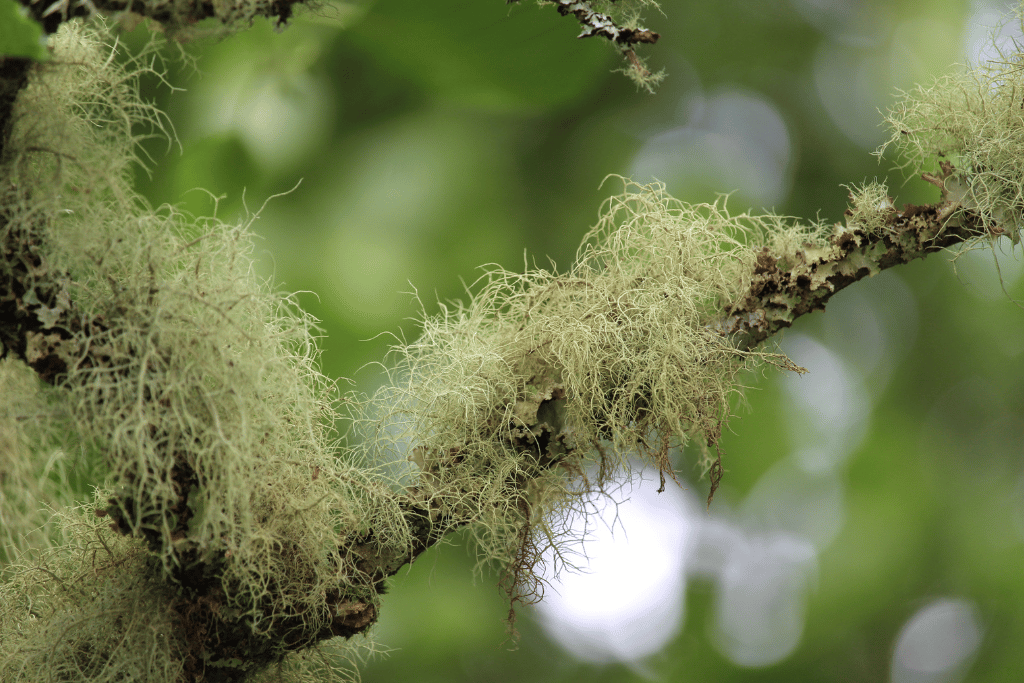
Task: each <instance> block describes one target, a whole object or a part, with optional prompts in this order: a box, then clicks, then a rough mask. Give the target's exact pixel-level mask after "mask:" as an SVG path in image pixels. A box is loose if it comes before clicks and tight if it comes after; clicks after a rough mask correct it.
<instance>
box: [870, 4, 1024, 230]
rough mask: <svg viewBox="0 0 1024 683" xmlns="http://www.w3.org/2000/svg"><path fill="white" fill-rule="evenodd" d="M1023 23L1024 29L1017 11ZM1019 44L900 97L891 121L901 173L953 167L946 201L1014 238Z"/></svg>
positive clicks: (1021, 192) (1023, 181)
mask: <svg viewBox="0 0 1024 683" xmlns="http://www.w3.org/2000/svg"><path fill="white" fill-rule="evenodd" d="M1016 19H1017V22H1018V23H1019V24H1021V25H1022V26H1024V17H1022V15H1021V14H1020V11H1019V10H1018V12H1017V15H1016ZM1018 47H1019V46H1015V47H1014V49H1013V50H1012V51H1009V52H1006V51H1004V50H1002V49H1000V48H999V46H998V44H996V45H995V48H996V50H997V51H998V56H997V57H996V58H995V59H992V60H989V61H986V62H985V63H983V64H980V65H978V66H975V67H973V68H962V69H959V70H956V71H953V72H951V73H948V74H946V75H944V76H942V77H940V78H938V79H936V80H935V81H934V82H933V83H932V84H930V85H927V86H919V87H917V88H914V89H913V90H911V91H909V92H903V93H900V97H899V98H898V101H897V103H896V104H895V105H894V106H893V107H892V108H891V109H890V110H889V112H888V114H887V116H886V121H887V123H888V125H889V127H890V129H891V131H892V135H891V137H890V139H889V140H888V141H887V142H886V143H885V144H884V145H882V147H881V148H879V150H878V154H879V155H881V154H882V153H884V152H885V151H886V150H887V149H890V148H891V149H893V150H895V151H896V152H897V154H898V156H899V158H900V159H901V167H902V168H909V169H911V170H912V171H913V172H915V173H921V172H922V171H929V172H932V173H934V172H935V171H936V169H937V167H938V166H939V165H940V164H951V166H950V167H949V168H950V173H949V174H948V175H945V177H943V178H941V179H935V178H932V179H931V180H930V182H935V183H936V184H939V185H941V186H943V198H944V199H948V200H949V201H951V202H953V203H955V204H956V205H957V207H958V209H957V211H955V212H951V213H950V215H949V217H950V218H951V219H953V220H956V218H957V216H958V215H960V214H962V213H963V212H965V211H966V212H971V213H973V214H977V215H979V216H980V217H981V218H982V220H983V223H984V224H985V225H986V226H987V227H988V230H989V232H990V233H991V234H992V235H996V236H998V235H1002V234H1008V235H1011V236H1014V239H1015V240H1016V239H1017V238H1016V237H1015V235H1016V233H1017V230H1018V229H1019V224H1020V217H1021V215H1024V168H1022V166H1021V163H1020V160H1021V158H1022V156H1024V126H1022V125H1021V115H1022V112H1021V93H1022V92H1024V55H1022V54H1021V53H1020V51H1019V49H1018Z"/></svg>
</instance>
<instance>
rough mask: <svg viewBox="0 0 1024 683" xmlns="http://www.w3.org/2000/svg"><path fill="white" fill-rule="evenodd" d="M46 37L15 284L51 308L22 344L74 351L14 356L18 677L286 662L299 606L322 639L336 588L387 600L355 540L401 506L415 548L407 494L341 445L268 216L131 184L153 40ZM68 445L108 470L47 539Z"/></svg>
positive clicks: (5, 662)
mask: <svg viewBox="0 0 1024 683" xmlns="http://www.w3.org/2000/svg"><path fill="white" fill-rule="evenodd" d="M52 47H53V59H52V60H51V61H49V62H47V63H45V64H41V65H37V66H36V67H35V71H34V73H33V76H32V80H31V81H30V83H29V85H28V86H27V87H26V88H25V89H24V91H23V92H22V93H20V95H19V98H18V101H17V103H16V108H15V110H14V114H13V127H12V132H11V134H10V137H9V138H8V140H7V144H6V147H5V149H4V157H3V162H2V167H0V179H2V186H0V192H2V195H3V196H2V207H3V209H2V215H0V219H2V221H0V240H2V244H3V249H2V251H0V256H2V257H3V258H0V279H2V283H3V296H4V297H16V298H18V301H19V302H21V305H23V306H27V307H28V309H27V310H28V311H29V312H30V313H31V315H34V316H36V318H38V320H39V321H40V322H41V323H42V325H43V330H42V331H41V332H29V333H28V337H29V339H28V347H27V349H26V350H25V351H24V358H25V360H26V361H27V362H28V363H35V362H38V361H42V360H45V359H51V360H52V362H53V365H54V367H59V368H61V370H60V372H56V373H55V374H54V376H52V377H50V378H49V379H50V380H51V381H52V382H53V383H54V384H55V385H56V386H54V387H41V386H40V383H39V382H33V381H28V380H26V379H25V377H24V374H23V371H24V367H23V366H21V367H19V366H17V365H16V364H15V363H14V362H13V359H7V360H5V361H3V362H2V363H0V373H3V375H2V377H0V386H3V387H4V388H5V389H9V390H11V391H12V392H16V393H12V394H6V393H5V396H4V401H3V404H2V405H0V429H2V430H3V433H2V434H0V443H3V444H11V445H12V452H13V451H14V450H15V449H16V450H17V451H18V452H20V453H21V454H22V455H25V456H26V459H25V460H22V461H20V462H21V463H22V464H21V465H20V466H19V468H18V469H11V470H10V471H4V472H3V473H0V474H2V475H3V476H0V492H2V495H0V505H2V511H0V512H2V517H0V518H2V519H3V520H4V522H5V528H4V531H3V534H4V539H3V540H5V541H7V540H8V539H10V540H11V541H12V545H10V546H8V547H6V548H5V551H4V552H5V553H7V554H8V556H6V557H5V558H4V560H5V562H8V563H9V564H7V565H6V566H5V567H4V571H3V578H4V580H5V581H4V584H3V585H2V586H0V679H2V680H4V681H39V680H76V681H114V680H129V679H130V680H139V681H142V680H153V681H166V680H175V679H176V676H177V675H178V673H182V672H183V673H182V675H183V676H185V677H186V678H193V679H195V678H196V677H197V676H200V675H201V674H200V673H199V672H201V671H203V670H206V669H209V668H210V667H222V668H223V667H232V668H235V669H239V667H242V668H244V667H252V666H255V665H256V664H259V663H261V662H263V663H265V662H268V661H276V660H278V659H280V657H281V656H283V655H284V654H285V649H284V647H285V645H286V643H282V642H280V641H279V638H280V633H281V631H280V627H281V624H282V623H286V624H288V625H289V626H288V633H290V634H291V636H292V637H293V638H295V639H297V640H299V641H300V642H304V641H303V639H308V640H310V643H312V642H315V640H316V634H318V633H319V632H320V631H322V629H323V628H325V624H327V623H329V622H330V620H331V618H332V617H333V616H334V614H335V613H334V612H332V609H334V607H333V606H336V605H337V604H359V605H365V606H366V609H367V610H370V612H372V611H373V609H374V608H373V605H374V604H375V603H376V600H377V596H376V592H375V588H374V584H373V582H367V581H366V580H365V577H361V576H360V575H359V574H358V571H357V570H356V569H355V568H354V567H353V566H351V565H350V564H346V563H345V562H343V561H342V560H341V557H342V553H340V552H339V546H341V547H344V546H345V545H346V544H351V543H354V542H355V540H356V539H359V538H362V537H363V536H365V535H366V534H367V531H368V529H371V528H374V529H388V530H390V531H389V532H387V533H380V534H378V535H376V536H375V537H374V539H375V540H374V543H376V544H377V545H378V546H383V545H386V544H389V543H392V544H395V545H396V548H398V549H399V550H396V551H395V552H399V551H400V549H403V548H405V547H406V546H408V544H409V543H410V542H411V541H410V539H409V538H408V533H407V530H406V529H405V527H404V526H403V525H402V523H401V512H400V511H399V510H398V508H397V505H396V503H395V502H394V500H393V498H392V497H391V495H390V491H389V490H388V487H387V486H386V485H385V484H383V483H382V482H381V478H380V476H379V474H378V473H376V472H374V471H373V470H364V469H356V468H355V467H354V466H353V465H352V464H351V463H349V462H348V461H347V460H346V459H345V458H344V457H343V455H344V451H343V450H339V449H338V448H337V447H336V441H337V437H336V435H335V433H334V426H335V422H336V421H337V419H338V413H337V406H338V404H337V395H336V392H335V391H334V386H333V383H332V382H331V381H329V380H328V379H327V378H326V377H324V376H323V375H322V374H320V372H319V370H318V369H317V350H316V344H315V334H316V330H315V326H314V325H313V321H311V320H310V319H309V318H308V317H307V316H305V315H304V314H303V313H301V312H300V311H299V310H298V308H297V306H295V305H294V303H293V302H291V301H290V300H289V299H288V298H287V297H282V296H280V295H278V294H276V293H274V292H273V291H272V290H270V289H269V287H268V286H267V284H266V283H265V282H263V281H262V280H261V279H260V278H258V277H257V276H256V275H255V273H254V272H253V265H252V255H251V252H252V249H253V245H252V239H251V235H250V232H249V227H250V225H251V222H252V221H253V220H255V218H256V216H250V217H249V218H248V219H247V220H246V221H244V222H243V223H242V224H239V225H229V224H224V223H222V222H220V221H219V220H216V219H202V220H196V219H191V218H189V217H187V216H183V215H181V214H179V213H178V212H176V211H175V210H173V209H172V208H168V207H163V208H161V209H159V210H152V209H150V208H148V207H147V205H146V204H145V202H144V201H143V200H142V198H140V197H139V196H138V195H137V194H136V193H135V191H134V190H133V188H132V186H131V177H130V176H131V170H132V167H133V165H135V164H137V163H138V159H137V157H136V153H137V142H138V140H139V135H140V130H141V129H140V126H145V125H147V124H148V126H149V128H150V130H153V129H155V130H156V132H157V133H161V132H166V131H167V130H168V128H167V125H166V122H165V120H164V119H163V118H162V117H161V115H160V114H159V113H158V112H156V111H155V110H154V109H152V108H151V107H150V106H148V105H146V104H145V103H143V102H141V101H140V100H139V99H138V96H137V83H136V80H137V78H138V76H139V74H140V73H142V71H143V70H144V62H143V61H142V60H143V58H142V57H140V58H137V59H136V60H135V61H133V62H130V63H129V65H128V67H127V68H122V67H121V66H119V65H118V63H117V62H116V60H115V59H114V56H113V54H112V48H111V47H109V46H107V45H105V44H104V43H103V41H102V38H101V35H100V34H98V33H96V32H95V31H93V30H90V29H86V28H83V27H82V26H81V25H79V24H77V23H75V22H67V23H65V24H63V25H62V27H61V30H60V32H59V33H58V34H57V35H56V36H54V38H53V46H52ZM25 254H31V255H32V256H31V257H28V256H25ZM41 434H42V435H43V436H44V437H45V438H39V437H40V435H41ZM36 438H38V439H39V440H38V441H36V442H35V443H34V444H33V443H32V440H33V439H36ZM68 463H84V465H83V467H85V466H87V467H90V468H93V469H94V470H95V471H96V472H97V476H98V477H99V478H98V479H97V480H93V481H85V482H82V481H79V482H78V491H77V496H78V498H79V500H80V501H82V502H87V503H88V504H87V505H85V506H82V507H78V508H75V509H74V510H72V509H70V508H67V509H66V510H65V511H63V512H61V511H60V510H59V509H58V512H59V514H55V515H54V517H53V518H52V519H51V520H50V526H51V528H50V529H48V530H47V532H46V538H45V539H40V538H39V537H38V536H36V537H29V536H23V534H25V533H27V532H29V531H30V530H31V529H32V528H33V525H36V524H37V523H38V522H39V521H40V517H41V515H40V514H38V513H36V512H35V511H34V510H33V509H30V506H31V503H32V501H28V500H25V497H24V496H22V495H20V494H18V493H17V490H18V487H19V486H21V480H22V478H25V479H30V478H31V477H32V476H42V477H43V479H44V480H45V479H46V477H47V476H48V475H47V472H48V471H51V472H57V475H59V476H56V478H55V483H56V484H59V485H61V486H64V485H67V482H68V474H67V472H68V471H69V470H71V469H74V468H71V467H69V466H68ZM83 471H84V470H83ZM15 475H17V477H18V478H17V479H15ZM100 482H101V483H102V484H103V485H104V490H103V492H102V493H100V494H98V495H99V497H98V498H96V499H93V498H92V496H91V495H90V492H89V490H88V488H89V487H90V485H95V484H96V483H100ZM59 489H60V486H49V487H42V488H40V491H39V493H40V495H41V496H42V498H43V499H42V500H41V501H35V502H36V507H39V506H40V504H42V503H46V502H50V503H51V504H53V505H55V506H58V507H59V506H60V505H67V504H69V503H70V502H71V501H69V500H68V499H67V498H66V497H65V498H60V496H59V495H58V493H59ZM396 519H397V520H398V522H396V521H395V520H396ZM8 522H10V524H11V525H10V526H6V523H8ZM29 542H31V543H41V544H42V545H43V546H45V545H47V544H50V545H51V547H49V548H45V547H44V548H38V547H37V548H36V549H34V550H31V551H25V546H26V545H28V543H29ZM197 567H198V568H200V570H197V569H196V568H197ZM204 567H205V569H202V568H204ZM197 571H198V574H197V573H196V572H197ZM204 572H208V573H209V575H207V574H206V573H204ZM186 598H187V599H186ZM271 632H274V635H273V636H271V635H270V634H271ZM232 639H233V640H232ZM261 639H262V640H261ZM218 643H220V645H221V647H224V648H227V647H230V646H229V645H228V643H237V645H235V646H234V647H235V648H236V652H235V653H234V654H235V655H236V657H224V656H219V655H214V654H213V651H212V650H211V649H210V648H211V646H212V645H214V644H218ZM288 645H292V646H293V647H294V643H289V644H288ZM222 654H223V653H222ZM235 659H237V662H236V661H235ZM139 672H144V673H139ZM176 672H177V673H176Z"/></svg>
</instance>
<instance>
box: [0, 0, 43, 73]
mask: <svg viewBox="0 0 1024 683" xmlns="http://www.w3.org/2000/svg"><path fill="white" fill-rule="evenodd" d="M0 56H3V57H30V58H32V59H34V60H36V61H39V62H42V61H46V60H47V59H49V58H50V53H49V52H48V51H47V50H46V38H45V37H44V36H43V27H42V26H41V25H40V24H39V22H37V21H35V20H34V19H31V18H29V16H28V12H27V11H26V9H25V8H24V7H22V6H21V5H20V4H18V3H17V2H15V0H0Z"/></svg>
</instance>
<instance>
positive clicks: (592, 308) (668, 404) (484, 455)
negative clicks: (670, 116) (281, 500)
mask: <svg viewBox="0 0 1024 683" xmlns="http://www.w3.org/2000/svg"><path fill="white" fill-rule="evenodd" d="M783 223H785V221H784V220H783V219H781V218H778V217H752V216H748V215H746V214H743V215H739V216H737V215H730V214H729V212H728V211H727V210H726V209H725V207H724V204H704V205H688V204H683V203H681V202H678V201H676V200H674V199H672V198H671V197H669V196H668V195H667V194H666V193H665V190H664V187H663V186H661V185H658V184H655V185H649V186H640V185H636V184H634V183H630V182H625V187H624V190H623V192H622V193H621V194H620V195H618V196H615V197H613V198H611V199H609V200H608V201H607V203H606V204H605V206H604V207H603V208H602V211H601V218H600V220H599V222H598V224H597V225H596V226H595V227H594V229H593V230H592V231H591V232H590V233H589V234H588V235H587V237H586V238H585V240H584V242H583V245H582V246H581V248H580V250H579V253H578V255H577V260H576V264H575V265H574V266H573V267H572V269H570V270H569V271H568V272H566V273H562V274H559V273H556V272H552V271H548V270H541V269H535V270H528V271H527V272H525V273H522V274H516V273H511V272H507V271H505V270H491V271H489V272H487V273H486V274H485V275H484V276H483V278H482V279H481V281H480V282H478V283H477V286H476V288H475V292H474V294H473V296H472V299H471V301H470V302H469V303H468V304H466V305H459V306H455V307H444V306H443V307H442V312H441V313H440V314H439V315H437V316H434V317H427V318H425V319H424V320H423V322H422V324H423V332H422V335H421V336H420V337H419V339H418V340H417V341H415V342H413V343H411V344H401V345H398V346H397V347H396V349H395V351H396V353H397V354H398V362H397V363H396V365H395V369H394V370H392V378H393V383H392V384H391V385H389V386H387V387H385V388H384V389H382V390H381V391H380V392H379V393H378V395H377V397H376V401H375V406H376V407H375V408H374V409H373V410H372V411H371V413H370V414H369V415H368V416H367V417H366V418H365V419H364V421H363V423H364V425H365V426H366V427H367V428H368V429H372V435H371V437H370V438H368V439H367V442H370V443H372V444H373V447H374V448H376V449H378V450H379V449H382V448H383V447H384V446H383V444H384V443H385V441H387V440H390V442H391V443H392V451H394V452H397V453H405V454H406V455H408V456H409V459H410V460H412V461H413V463H414V464H415V466H416V472H417V473H418V474H419V478H418V479H413V481H417V482H418V490H419V491H420V492H421V494H422V495H423V497H424V498H425V499H426V500H428V501H429V504H430V505H431V506H432V509H433V510H435V511H436V514H437V518H438V520H441V521H444V522H446V523H449V524H453V525H462V524H470V525H471V528H472V530H473V533H474V537H475V539H476V541H477V544H478V546H479V548H480V554H481V559H482V561H487V560H497V561H498V563H499V565H500V566H507V565H508V563H509V562H510V561H511V563H512V564H513V565H514V566H518V565H520V564H524V563H525V565H529V563H530V562H535V561H537V560H538V558H539V552H536V548H535V547H534V546H544V545H547V544H548V543H555V544H556V545H557V543H558V539H560V538H562V537H563V535H562V533H561V530H552V529H550V528H548V527H547V524H549V523H550V521H551V520H552V519H565V518H566V515H565V514H564V513H566V512H570V511H571V510H572V509H576V510H578V511H582V510H580V508H579V506H580V505H584V504H585V503H584V501H585V500H586V499H587V497H586V496H585V495H584V494H585V493H587V492H589V491H591V490H594V489H603V488H604V487H605V486H607V485H608V484H609V483H610V482H611V481H612V479H613V477H614V476H618V475H621V473H622V472H623V471H624V469H627V468H628V467H629V464H630V462H631V461H632V460H633V459H635V458H639V459H640V460H641V461H643V462H646V463H648V464H650V465H652V466H653V467H655V468H656V469H657V470H658V471H660V472H661V474H662V476H663V477H669V478H674V476H675V475H674V474H673V464H672V462H671V460H670V452H671V450H672V449H674V448H677V447H680V446H683V445H686V444H691V443H692V444H694V445H696V446H697V447H698V451H700V452H702V454H703V458H702V460H701V463H700V466H701V469H702V470H704V471H708V470H712V476H713V478H714V477H715V476H716V472H715V471H714V470H713V467H715V466H716V465H718V466H719V467H720V464H719V460H718V455H719V454H718V451H717V447H718V444H719V440H720V437H721V435H722V430H723V428H724V427H725V425H726V424H727V421H728V418H729V415H730V412H731V406H732V404H733V403H734V402H735V400H736V398H737V397H738V394H739V393H740V390H741V385H740V383H739V381H738V376H739V374H740V373H741V372H742V371H743V370H744V369H747V368H750V367H752V366H755V365H757V364H758V363H761V362H764V361H769V362H776V363H782V364H785V359H784V358H783V357H782V356H778V355H775V354H771V353H766V352H763V351H746V350H741V349H738V348H737V347H736V346H735V345H734V344H733V342H732V340H730V339H729V338H728V337H726V336H725V335H723V334H721V333H719V332H718V331H717V326H716V322H717V321H718V319H719V318H720V317H721V316H722V311H723V310H724V308H725V305H726V304H727V303H728V302H730V301H732V300H734V299H735V298H736V297H737V296H738V295H739V294H740V293H741V292H743V291H744V289H745V288H746V287H748V286H749V283H750V274H751V273H752V271H753V261H754V250H753V249H751V248H750V245H751V244H753V243H754V242H756V241H757V240H761V239H764V238H765V237H766V235H767V233H768V231H769V230H771V229H775V228H780V227H781V228H782V232H783V233H784V234H786V235H789V237H788V239H790V240H791V241H794V240H797V239H809V238H811V237H813V236H814V235H815V234H816V232H817V228H816V227H815V228H814V229H813V230H809V229H808V228H806V227H800V226H792V225H789V224H788V223H787V224H786V225H785V226H783ZM777 236H778V235H776V237H777ZM380 457H396V456H395V455H394V454H392V455H390V456H380ZM717 474H718V475H720V470H719V471H718V472H717ZM522 480H528V481H529V482H530V483H529V486H523V485H521V484H517V483H516V482H518V481H522ZM467 482H472V484H471V485H470V486H467ZM714 483H716V482H715V481H714V480H713V484H714ZM553 512H561V513H563V514H561V515H552V514H551V513H553ZM441 521H439V523H441ZM531 543H532V544H533V545H531ZM524 548H526V550H527V551H529V552H526V554H525V556H524V555H523V551H524ZM510 549H511V552H512V553H513V554H511V555H510ZM531 569H532V568H530V567H528V566H524V567H522V570H523V571H522V572H521V574H522V576H520V578H523V577H524V576H525V577H526V578H529V577H530V576H532V575H534V574H535V572H531ZM528 592H529V591H528Z"/></svg>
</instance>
